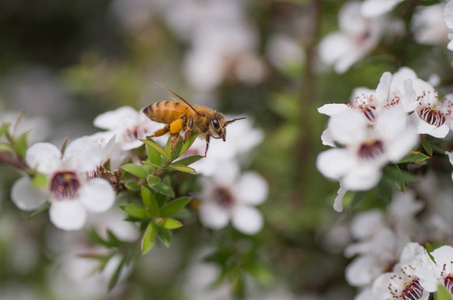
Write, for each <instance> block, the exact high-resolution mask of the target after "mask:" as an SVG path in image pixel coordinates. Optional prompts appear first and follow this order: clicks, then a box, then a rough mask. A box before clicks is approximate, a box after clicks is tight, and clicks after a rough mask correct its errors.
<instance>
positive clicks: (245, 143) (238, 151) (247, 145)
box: [186, 116, 264, 176]
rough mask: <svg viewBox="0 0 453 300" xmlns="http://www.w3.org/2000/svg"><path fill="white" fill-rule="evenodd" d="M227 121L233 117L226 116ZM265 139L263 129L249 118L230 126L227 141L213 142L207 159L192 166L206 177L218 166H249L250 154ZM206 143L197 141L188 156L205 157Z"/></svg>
mask: <svg viewBox="0 0 453 300" xmlns="http://www.w3.org/2000/svg"><path fill="white" fill-rule="evenodd" d="M226 118H227V120H230V119H233V118H234V117H233V116H226ZM263 139H264V132H263V130H262V129H260V128H257V127H254V126H253V120H252V119H251V118H250V117H247V119H245V120H240V121H237V122H235V123H234V124H231V125H230V126H228V129H227V134H226V141H225V142H220V141H217V140H211V142H210V144H209V151H208V154H207V156H206V157H204V158H202V159H201V160H199V161H197V162H195V163H194V164H192V165H191V166H192V167H193V168H194V169H195V170H197V172H198V173H201V174H203V175H205V176H211V175H213V174H214V173H215V172H216V170H217V169H218V165H219V164H221V165H226V164H228V163H229V162H231V163H233V164H237V163H238V162H241V163H242V164H245V165H246V164H247V163H248V161H247V160H248V159H249V158H250V152H251V151H252V150H253V149H254V148H255V147H256V146H257V145H258V144H260V143H261V142H262V141H263ZM205 149H206V141H204V140H201V139H197V140H195V142H194V143H193V145H192V146H191V147H190V149H189V150H188V151H187V153H186V155H204V151H205Z"/></svg>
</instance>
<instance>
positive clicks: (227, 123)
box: [224, 117, 245, 127]
mask: <svg viewBox="0 0 453 300" xmlns="http://www.w3.org/2000/svg"><path fill="white" fill-rule="evenodd" d="M244 119H245V117H241V118H235V119H233V120H229V121H226V122H225V125H224V127H227V126H228V125H230V124H231V123H233V122H235V121H238V120H244Z"/></svg>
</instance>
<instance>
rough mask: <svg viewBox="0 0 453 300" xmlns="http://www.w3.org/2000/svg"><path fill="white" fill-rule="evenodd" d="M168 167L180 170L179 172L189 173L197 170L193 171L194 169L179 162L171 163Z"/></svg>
mask: <svg viewBox="0 0 453 300" xmlns="http://www.w3.org/2000/svg"><path fill="white" fill-rule="evenodd" d="M169 167H170V168H172V169H175V170H176V171H180V172H185V173H191V174H195V173H197V171H195V169H193V168H191V167H188V166H185V165H181V164H171V165H170V166H169Z"/></svg>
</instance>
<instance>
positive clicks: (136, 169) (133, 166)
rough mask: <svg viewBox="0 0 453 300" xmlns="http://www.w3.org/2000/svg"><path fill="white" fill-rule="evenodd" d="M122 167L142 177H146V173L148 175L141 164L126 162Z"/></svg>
mask: <svg viewBox="0 0 453 300" xmlns="http://www.w3.org/2000/svg"><path fill="white" fill-rule="evenodd" d="M121 169H123V170H124V171H126V172H128V173H131V174H132V175H135V176H137V177H138V178H142V179H145V178H146V175H148V174H146V171H145V170H144V169H143V168H142V167H141V166H138V165H136V164H125V165H123V166H122V167H121Z"/></svg>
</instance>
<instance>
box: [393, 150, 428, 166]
mask: <svg viewBox="0 0 453 300" xmlns="http://www.w3.org/2000/svg"><path fill="white" fill-rule="evenodd" d="M428 159H430V157H429V156H427V155H425V154H423V153H421V152H418V151H413V152H411V154H410V155H409V156H407V157H405V158H404V159H403V160H402V161H400V163H417V162H422V161H425V160H428Z"/></svg>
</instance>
